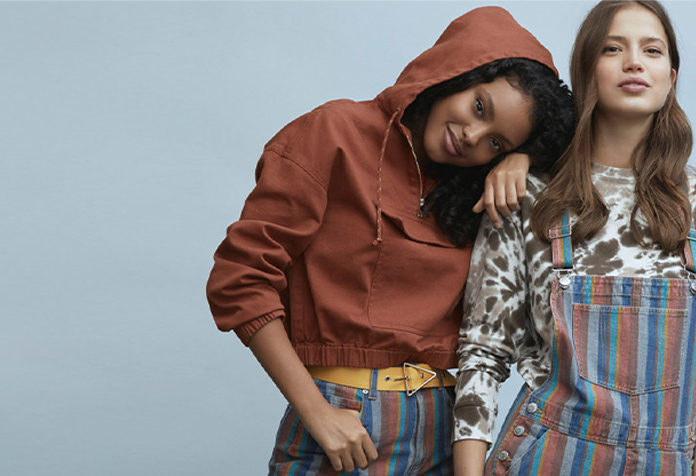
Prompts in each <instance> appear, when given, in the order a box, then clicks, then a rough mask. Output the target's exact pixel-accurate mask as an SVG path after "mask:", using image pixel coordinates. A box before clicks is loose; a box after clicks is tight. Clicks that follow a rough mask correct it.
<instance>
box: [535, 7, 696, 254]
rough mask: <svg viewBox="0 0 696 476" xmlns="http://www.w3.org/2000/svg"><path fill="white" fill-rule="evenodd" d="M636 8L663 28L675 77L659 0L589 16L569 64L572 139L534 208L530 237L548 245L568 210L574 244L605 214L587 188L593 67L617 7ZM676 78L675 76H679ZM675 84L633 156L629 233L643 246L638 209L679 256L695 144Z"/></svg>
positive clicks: (673, 43)
mask: <svg viewBox="0 0 696 476" xmlns="http://www.w3.org/2000/svg"><path fill="white" fill-rule="evenodd" d="M631 5H639V6H641V7H643V8H645V9H647V10H648V11H650V12H652V13H653V14H655V16H656V17H657V18H658V19H659V20H660V22H661V23H662V26H663V28H664V30H665V33H666V35H667V40H668V49H669V58H670V60H671V63H672V68H673V69H674V70H675V71H676V72H677V73H678V72H679V51H678V49H677V39H676V36H675V34H674V28H673V27H672V23H671V21H670V19H669V16H668V15H667V12H666V11H665V9H664V7H663V6H662V5H661V4H660V3H659V2H657V1H644V0H643V1H641V0H632V1H620V0H619V1H617V0H603V1H601V2H600V3H599V4H597V5H596V6H595V7H594V8H593V9H592V10H591V11H590V12H589V13H588V15H587V18H585V21H584V22H583V24H582V26H581V27H580V30H579V31H578V35H577V38H576V39H575V45H574V46H573V53H572V56H571V63H570V78H571V84H572V87H573V94H574V96H575V101H576V105H577V111H578V123H577V128H576V132H575V136H574V137H573V140H572V142H571V144H570V145H569V146H568V149H566V151H565V152H564V153H563V155H562V156H561V158H560V159H559V160H558V162H557V163H556V165H555V167H554V168H553V169H552V171H551V180H550V182H549V185H548V187H547V188H546V189H545V190H544V192H543V193H542V194H541V196H540V197H539V199H538V200H537V202H536V203H535V205H534V208H533V209H532V216H531V227H532V231H533V232H534V234H535V236H536V237H537V238H539V239H542V240H547V241H550V240H549V229H548V227H549V223H552V222H555V221H557V220H558V219H559V218H560V217H561V216H562V215H563V213H564V210H565V209H566V208H568V209H570V210H572V211H573V212H575V213H576V214H577V221H576V222H575V223H573V237H572V239H573V242H574V243H577V242H580V241H583V240H586V239H589V238H592V237H593V236H595V235H596V234H597V233H598V232H599V231H600V230H601V229H602V228H603V227H604V225H605V223H606V221H607V218H608V216H609V210H608V208H607V206H606V204H605V203H604V201H603V199H602V197H601V196H600V194H599V192H597V190H596V189H595V187H594V185H593V184H592V173H591V166H592V153H593V137H594V120H593V119H594V111H595V108H596V106H597V100H598V91H597V82H596V80H595V75H594V71H595V66H596V64H597V59H598V58H599V56H600V54H601V52H602V50H603V48H604V42H605V38H606V35H607V32H608V30H609V27H610V25H611V22H612V20H613V19H614V15H616V12H618V11H619V10H620V9H622V8H625V7H628V6H631ZM677 77H678V74H677ZM676 86H677V83H676V80H675V82H674V84H673V86H672V88H671V89H670V91H669V94H668V96H667V100H666V101H665V104H664V106H663V107H662V109H660V111H658V112H657V113H656V114H655V116H654V118H653V123H652V127H651V128H650V130H649V131H648V132H647V133H646V135H645V137H644V138H643V139H642V141H641V142H640V143H639V144H638V146H637V147H636V149H635V150H634V152H633V156H632V158H631V163H632V167H633V173H634V175H635V177H636V189H635V197H636V202H635V205H634V207H633V212H632V214H631V233H632V234H633V236H634V237H635V238H636V240H637V241H638V243H640V244H641V245H642V246H648V244H646V242H645V240H644V239H643V237H642V234H641V232H640V227H639V225H638V222H637V219H636V218H637V213H638V211H641V212H642V213H643V215H644V216H645V218H646V219H647V221H648V225H649V228H650V234H651V238H652V240H653V242H656V243H659V244H660V246H662V248H663V249H664V250H666V251H667V252H670V253H673V252H678V251H680V250H681V248H682V247H683V246H684V240H685V239H686V235H687V234H688V230H689V227H690V225H691V206H690V204H689V198H688V195H687V190H686V189H687V179H686V172H685V167H686V164H687V161H688V160H689V156H690V155H691V148H692V144H693V136H692V131H691V125H690V124H689V120H688V118H687V117H686V114H685V113H684V111H683V110H682V108H681V107H680V106H679V103H678V102H677V97H676Z"/></svg>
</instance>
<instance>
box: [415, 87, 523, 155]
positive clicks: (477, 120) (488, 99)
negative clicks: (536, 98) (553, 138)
mask: <svg viewBox="0 0 696 476" xmlns="http://www.w3.org/2000/svg"><path fill="white" fill-rule="evenodd" d="M531 115H532V102H531V100H530V99H529V98H528V97H527V96H525V95H524V94H523V93H522V92H521V91H520V90H519V89H516V88H514V87H513V86H512V85H511V84H510V83H509V82H508V81H507V80H506V79H505V78H497V79H496V80H495V81H493V82H491V83H481V84H477V85H474V86H472V87H470V88H469V89H467V90H465V91H462V92H460V93H456V94H453V95H451V96H448V97H446V98H443V99H440V100H439V101H437V102H436V103H435V104H433V106H432V108H431V109H430V113H429V114H428V118H427V120H426V123H425V130H424V132H423V149H424V151H425V153H426V155H427V156H428V158H429V159H430V160H432V161H433V162H437V163H440V164H450V165H456V166H459V167H473V166H476V165H483V164H487V163H488V162H490V161H491V160H492V159H493V158H494V157H496V156H497V155H498V154H501V153H504V152H510V151H512V150H514V149H516V148H517V147H519V146H520V145H522V144H523V143H524V142H525V141H526V140H527V138H528V137H529V134H530V133H531V131H532V122H531V119H530V118H531Z"/></svg>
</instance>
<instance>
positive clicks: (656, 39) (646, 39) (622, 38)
mask: <svg viewBox="0 0 696 476" xmlns="http://www.w3.org/2000/svg"><path fill="white" fill-rule="evenodd" d="M607 40H613V41H623V42H624V43H627V42H628V39H627V38H626V37H625V36H620V35H610V36H607ZM640 42H641V44H646V43H660V44H661V45H662V46H663V47H664V48H667V44H666V43H665V42H664V40H663V39H662V38H659V37H657V36H644V37H643V38H641V39H640Z"/></svg>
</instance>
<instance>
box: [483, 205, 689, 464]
mask: <svg viewBox="0 0 696 476" xmlns="http://www.w3.org/2000/svg"><path fill="white" fill-rule="evenodd" d="M550 232H551V233H550V234H551V238H552V240H551V241H552V249H553V261H554V269H555V271H556V276H555V278H554V281H553V287H552V291H551V308H552V311H553V317H554V327H555V336H554V340H553V343H552V345H551V370H550V375H549V378H548V380H547V381H546V382H545V383H544V384H543V385H542V386H541V387H540V388H538V389H537V390H534V391H532V390H531V389H530V388H529V387H527V386H526V385H525V386H524V387H523V388H522V390H521V391H520V394H519V395H518V397H517V399H516V401H515V403H514V404H513V408H512V409H511V411H510V414H509V415H508V417H507V419H506V421H505V424H504V426H503V428H502V429H501V432H500V436H499V437H498V441H497V442H496V445H495V446H494V448H493V451H492V453H491V455H490V457H489V459H488V461H487V464H486V473H485V474H486V475H520V476H522V475H530V476H531V475H544V476H553V475H563V476H576V475H578V476H580V475H583V476H584V475H601V476H620V475H626V476H629V475H630V476H633V475H664V476H682V475H683V476H686V475H691V464H692V458H693V450H694V444H695V443H696V425H695V421H694V417H695V413H694V403H696V393H695V392H696V385H694V383H695V380H694V379H695V378H696V353H695V352H694V349H695V345H694V342H695V339H696V300H695V299H694V296H696V281H692V280H690V279H660V278H654V279H646V278H632V277H623V276H580V275H576V274H573V273H572V257H571V252H572V249H571V243H570V234H571V229H570V225H569V220H568V212H566V213H565V215H564V216H563V218H562V219H561V221H560V223H559V226H554V227H551V228H550ZM694 240H696V232H694V230H691V232H690V235H689V239H688V240H687V245H686V246H685V259H684V261H685V265H684V267H685V268H686V269H687V270H688V271H691V272H694V270H696V267H695V266H694V263H693V261H694V260H693V253H692V252H693V251H696V246H694Z"/></svg>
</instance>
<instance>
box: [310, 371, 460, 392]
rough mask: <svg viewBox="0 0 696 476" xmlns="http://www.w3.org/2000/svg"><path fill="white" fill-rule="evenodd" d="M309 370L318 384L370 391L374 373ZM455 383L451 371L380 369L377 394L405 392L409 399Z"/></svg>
mask: <svg viewBox="0 0 696 476" xmlns="http://www.w3.org/2000/svg"><path fill="white" fill-rule="evenodd" d="M307 370H308V371H309V373H310V375H311V376H312V377H314V378H315V379H317V380H323V381H325V382H330V383H335V384H338V385H345V386H346V387H353V388H362V389H369V388H370V383H371V381H372V369H361V368H355V367H324V366H309V367H307ZM456 383H457V380H456V379H455V378H454V377H453V376H452V375H451V374H450V373H449V372H448V371H446V370H440V369H434V368H432V367H431V366H429V365H427V364H410V363H405V364H404V365H402V366H400V367H389V368H386V369H379V370H378V376H377V390H386V391H393V392H406V393H407V394H408V395H409V396H411V395H413V394H414V393H416V392H417V391H418V390H420V389H422V388H432V387H439V386H441V385H442V386H443V387H453V386H454V385H456Z"/></svg>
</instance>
